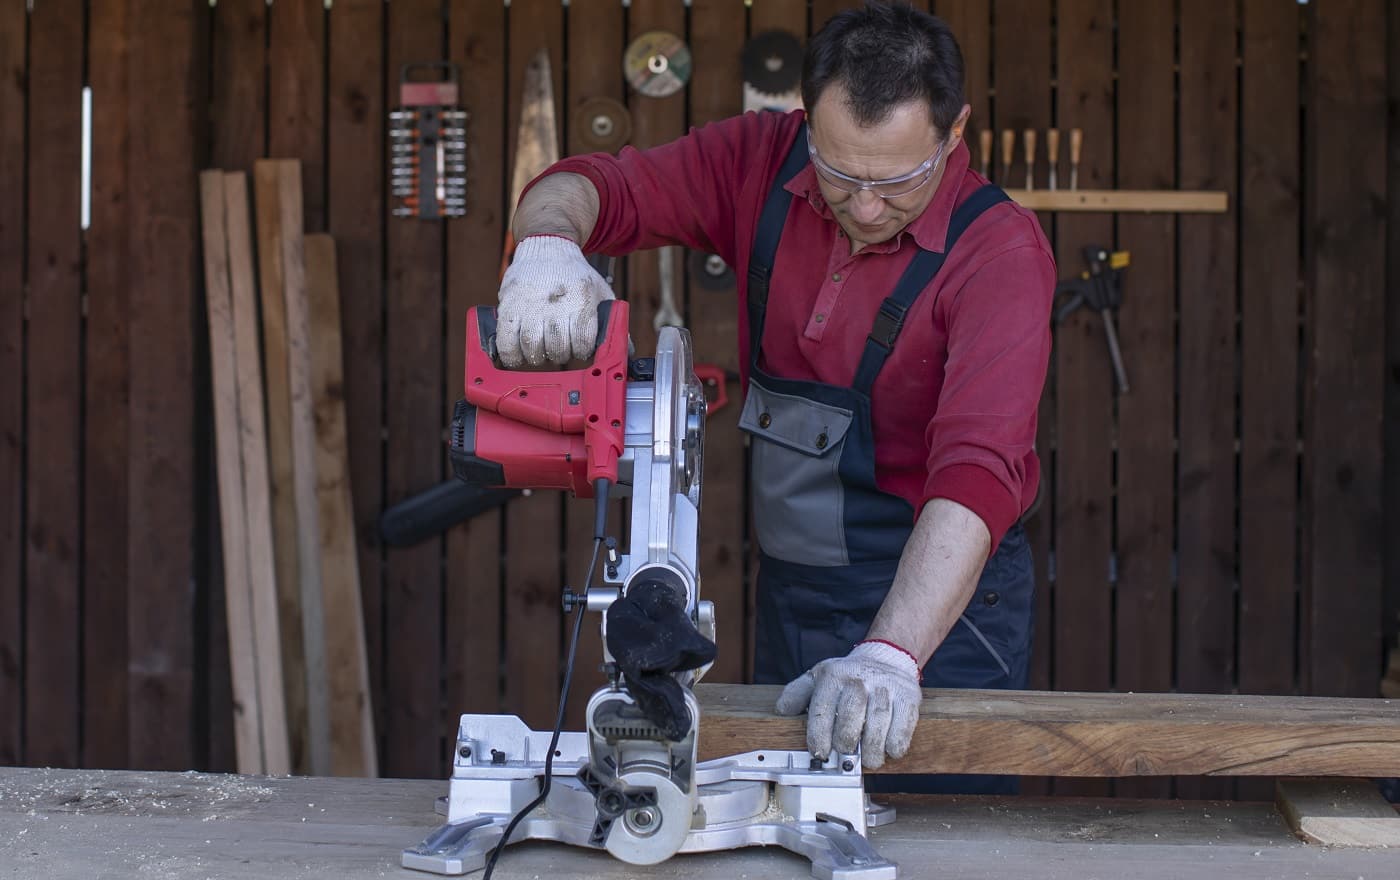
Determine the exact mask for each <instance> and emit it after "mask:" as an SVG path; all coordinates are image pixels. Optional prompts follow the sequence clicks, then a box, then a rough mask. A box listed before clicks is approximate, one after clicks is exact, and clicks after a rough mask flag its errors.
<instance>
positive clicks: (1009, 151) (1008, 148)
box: [1001, 128, 1016, 186]
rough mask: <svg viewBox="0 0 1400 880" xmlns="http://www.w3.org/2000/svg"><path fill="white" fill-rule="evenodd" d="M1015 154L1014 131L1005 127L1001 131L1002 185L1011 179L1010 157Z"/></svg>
mask: <svg viewBox="0 0 1400 880" xmlns="http://www.w3.org/2000/svg"><path fill="white" fill-rule="evenodd" d="M1015 155H1016V132H1014V131H1012V130H1011V129H1009V128H1008V129H1007V130H1005V131H1003V132H1002V133H1001V183H1002V186H1005V185H1006V184H1008V183H1010V182H1011V180H1010V178H1011V159H1012V157H1013V156H1015Z"/></svg>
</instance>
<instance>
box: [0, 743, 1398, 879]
mask: <svg viewBox="0 0 1400 880" xmlns="http://www.w3.org/2000/svg"><path fill="white" fill-rule="evenodd" d="M0 792H3V793H4V794H5V795H6V796H5V797H4V798H0V855H3V856H4V858H5V859H6V864H7V865H13V866H14V870H15V872H17V873H21V874H23V875H24V876H45V877H48V876H61V877H84V876H101V875H102V874H103V872H106V873H108V874H118V875H122V876H127V875H133V876H139V875H140V874H141V873H142V871H146V872H151V871H156V870H160V871H164V872H165V873H167V874H171V875H184V874H192V873H196V872H197V873H198V874H199V875H200V876H214V877H218V878H220V880H267V878H270V877H285V876H287V875H288V874H289V873H292V872H291V871H289V870H288V868H287V866H288V865H295V866H301V865H307V864H311V863H313V862H314V863H316V864H318V865H320V864H329V865H331V866H332V867H331V868H330V869H329V870H331V871H333V872H334V874H335V876H336V877H338V878H344V880H363V878H377V877H380V876H381V875H382V874H383V873H385V866H386V864H387V863H390V862H392V861H393V860H394V859H396V858H397V854H398V852H399V850H400V849H401V848H402V847H403V846H404V845H405V841H409V842H412V841H415V840H418V839H420V838H421V837H422V836H423V835H425V834H426V833H427V831H428V830H429V829H430V828H431V827H432V824H433V821H434V819H433V816H432V814H431V812H430V811H428V810H427V809H426V808H425V807H424V804H431V803H432V800H433V798H434V797H436V796H438V795H440V794H441V793H442V783H441V781H439V780H431V781H430V780H398V779H381V780H349V779H321V778H307V777H290V778H271V779H253V780H248V779H242V778H238V777H230V776H211V775H207V774H154V773H119V772H112V773H92V772H83V771H62V770H58V771H55V770H25V769H0ZM892 802H893V803H894V804H895V805H896V806H897V808H898V811H899V819H898V821H897V822H895V823H894V824H892V825H889V826H886V827H882V828H876V829H872V831H871V833H870V836H871V840H872V843H873V844H874V845H875V847H876V848H877V849H878V850H879V852H880V853H881V854H882V855H883V856H885V857H887V858H889V859H890V860H892V861H894V862H896V863H898V865H899V870H900V876H909V877H938V876H951V877H1004V876H1034V877H1037V878H1046V880H1078V878H1080V877H1083V876H1084V875H1085V873H1086V871H1085V865H1086V864H1092V865H1093V868H1092V875H1093V876H1105V877H1133V878H1139V880H1176V878H1180V877H1197V876H1199V877H1218V876H1229V877H1231V878H1241V880H1270V878H1277V877H1304V876H1309V875H1311V876H1325V877H1350V878H1356V877H1387V876H1391V873H1392V872H1393V870H1394V864H1395V854H1394V852H1393V851H1382V850H1362V849H1336V850H1329V849H1325V848H1321V847H1314V846H1308V845H1307V844H1304V843H1303V842H1302V841H1299V840H1297V839H1296V838H1294V837H1293V836H1292V835H1290V834H1289V833H1288V831H1287V828H1286V826H1285V825H1284V823H1283V820H1282V819H1281V818H1280V817H1279V815H1278V813H1277V811H1276V810H1275V808H1274V806H1273V805H1272V804H1269V803H1257V804H1214V803H1213V804H1201V803H1189V802H1160V801H1159V802H1150V801H1141V802H1126V803H1125V802H1122V801H1116V802H1115V801H1093V800H1069V799H1063V798H1062V799H1057V800H1053V801H1050V800H1043V799H1027V798H1006V799H1001V798H974V799H970V800H969V799H966V798H909V797H906V798H898V799H892ZM171 804H178V805H179V809H178V810H171V809H170V805H171ZM308 804H314V807H308V806H307V805H308ZM323 811H324V812H323ZM303 820H304V821H303ZM150 836H158V838H159V840H160V846H159V848H158V849H157V850H155V851H152V849H151V847H150V846H149V845H145V846H143V845H141V841H142V840H143V839H144V838H146V837H150ZM133 838H135V842H134V841H133ZM292 871H295V869H292ZM400 873H402V872H400ZM638 873H641V874H643V875H645V876H652V877H688V878H697V880H724V878H732V877H744V876H748V877H766V878H773V880H780V878H781V880H799V878H805V877H808V876H810V873H811V871H810V866H809V864H808V861H807V860H806V859H805V858H803V857H802V856H799V855H796V854H793V853H788V852H784V851H783V850H782V849H781V848H779V847H775V846H768V847H747V848H744V849H739V850H734V851H730V852H718V853H695V854H687V855H680V856H677V857H675V858H674V859H672V860H669V861H667V862H666V863H664V864H661V865H657V866H655V867H653V868H647V869H641V870H640V871H639V870H633V869H629V868H626V867H624V866H622V865H620V863H619V862H618V861H617V860H616V859H614V858H612V857H611V856H610V855H608V854H607V853H605V852H601V851H597V850H593V851H589V850H587V849H584V848H581V847H567V846H559V845H554V844H540V843H527V844H523V845H521V846H513V847H511V848H510V849H509V850H508V851H507V853H506V854H505V856H503V857H502V859H501V861H500V862H499V864H498V865H497V868H496V873H495V875H494V876H495V877H497V878H499V880H532V878H536V877H556V876H562V877H570V878H579V880H607V878H615V877H618V876H619V875H623V874H626V875H630V876H635V875H637V874H638Z"/></svg>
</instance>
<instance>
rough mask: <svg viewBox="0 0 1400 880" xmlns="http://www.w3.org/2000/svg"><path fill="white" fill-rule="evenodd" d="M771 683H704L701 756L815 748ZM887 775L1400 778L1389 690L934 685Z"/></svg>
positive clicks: (1398, 727)
mask: <svg viewBox="0 0 1400 880" xmlns="http://www.w3.org/2000/svg"><path fill="white" fill-rule="evenodd" d="M779 692H780V688H778V687H777V686H772V685H726V684H700V685H697V686H696V688H695V696H696V698H697V699H698V700H699V701H700V719H701V720H700V755H699V758H700V760H702V761H707V760H711V759H713V758H720V757H724V756H725V755H732V754H739V753H743V752H749V751H758V750H762V749H804V748H806V724H807V717H806V716H805V715H798V716H792V717H784V716H780V715H777V714H776V713H775V712H774V711H773V704H774V703H775V702H776V701H777V698H778V693H779ZM876 772H882V773H1005V774H1017V775H1030V776H1164V775H1178V774H1179V775H1192V776H1195V775H1205V776H1397V775H1400V705H1397V703H1396V702H1395V701H1391V700H1379V699H1341V698H1331V697H1261V696H1231V695H1196V694H1121V693H1120V694H1111V693H1102V694H1100V693H1053V692H1041V691H974V690H935V689H925V691H924V703H923V706H922V708H921V713H920V719H919V726H918V728H917V730H916V731H915V733H914V741H913V744H912V745H911V747H910V749H909V753H908V754H907V755H905V756H904V757H903V758H901V759H900V760H898V761H891V762H888V763H886V764H885V766H884V768H882V769H881V770H879V771H876Z"/></svg>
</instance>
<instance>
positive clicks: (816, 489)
mask: <svg viewBox="0 0 1400 880" xmlns="http://www.w3.org/2000/svg"><path fill="white" fill-rule="evenodd" d="M802 89H803V100H804V105H805V106H806V108H807V114H806V116H805V118H804V114H803V113H802V112H801V111H798V112H795V113H790V114H785V115H780V114H777V113H771V112H765V113H759V114H753V113H750V114H746V115H744V116H742V117H738V118H734V119H729V120H725V121H722V122H718V123H715V124H712V125H708V126H706V127H704V128H702V129H699V130H694V131H692V132H691V133H690V134H689V135H687V136H685V137H683V138H680V139H679V140H677V141H675V142H673V143H670V144H667V145H665V146H662V147H658V148H656V149H653V150H647V151H643V152H639V151H636V150H633V149H630V148H628V149H624V150H623V151H622V153H621V154H620V155H619V156H617V157H612V156H607V155H594V156H586V157H576V158H570V159H566V160H564V161H563V162H560V163H559V164H558V165H556V166H554V167H553V168H551V169H550V170H549V171H548V172H546V174H544V175H542V176H541V177H540V178H539V179H538V180H537V181H535V182H534V184H532V186H531V188H529V189H528V190H527V192H526V194H525V195H524V197H523V198H522V199H521V202H520V205H519V208H518V209H517V213H516V216H515V221H514V231H515V234H516V237H517V240H518V241H519V242H520V244H519V247H518V249H517V251H516V255H515V262H514V263H513V264H512V266H511V267H510V269H509V271H508V272H507V273H506V276H505V277H504V278H503V280H502V286H501V291H500V303H501V305H500V310H499V325H498V326H499V335H498V338H497V346H498V349H499V351H500V355H501V358H502V360H503V361H504V362H505V363H506V364H507V366H512V365H519V364H521V363H530V364H542V363H545V362H546V361H551V360H552V361H556V362H560V363H562V362H564V361H567V360H568V359H569V358H570V357H575V356H577V357H588V356H589V353H590V352H591V350H592V345H593V340H594V334H595V331H596V305H597V303H598V301H600V300H601V299H604V298H607V297H609V296H610V295H611V294H610V293H609V291H608V289H607V285H606V284H605V283H604V282H603V280H602V279H601V278H600V277H598V276H597V275H596V273H594V272H593V271H592V270H591V269H590V268H589V266H588V264H587V263H586V262H585V260H584V256H583V251H589V252H593V251H603V252H606V253H610V254H623V253H627V252H629V251H632V250H636V249H638V248H654V247H658V246H661V245H666V244H681V245H684V246H686V247H690V248H694V249H697V250H702V251H707V252H711V253H716V254H719V255H720V256H721V257H723V258H724V260H725V262H727V263H728V264H729V265H731V266H735V267H737V269H738V270H739V271H738V273H737V274H738V277H739V279H740V280H739V318H740V339H739V347H740V351H741V355H742V363H743V364H744V365H745V367H744V370H743V374H744V375H743V377H742V378H743V380H744V382H745V383H746V400H745V405H744V410H743V414H742V416H741V427H742V428H743V430H745V431H747V432H749V433H750V434H751V439H752V468H753V471H752V480H751V483H752V485H753V487H754V488H753V501H754V516H755V529H756V532H757V536H758V541H759V546H760V549H761V553H762V555H761V559H760V573H759V584H758V597H757V607H758V621H757V645H756V669H755V677H756V679H757V680H758V681H760V682H771V683H784V682H786V683H787V687H786V688H785V689H784V691H783V693H782V696H781V697H780V699H779V701H778V706H777V709H778V711H779V712H782V713H786V714H796V713H800V712H802V711H804V710H805V711H807V712H808V745H809V747H810V749H811V751H812V752H813V753H814V754H818V755H826V754H828V753H829V752H830V751H831V750H832V748H835V749H837V750H839V751H842V752H852V751H854V750H855V748H856V746H857V745H859V746H860V747H861V754H862V760H863V763H864V764H865V765H866V766H867V767H871V768H874V767H879V766H881V765H882V764H883V763H884V761H885V760H886V757H889V758H898V757H900V756H902V755H903V754H904V753H905V751H906V750H907V749H908V747H909V743H910V738H911V736H912V734H913V729H914V725H915V722H916V720H917V717H918V708H919V700H920V690H919V685H920V681H921V678H922V683H923V684H924V685H925V686H930V687H982V688H987V687H993V688H1020V687H1024V686H1025V683H1026V676H1027V662H1028V654H1029V644H1030V634H1031V605H1032V603H1031V594H1032V590H1033V576H1032V570H1031V562H1030V554H1029V549H1028V547H1027V543H1026V538H1025V534H1024V531H1023V529H1022V528H1021V527H1020V525H1019V524H1018V522H1017V521H1018V519H1019V518H1020V517H1021V516H1022V514H1023V513H1024V512H1025V510H1026V509H1027V508H1028V507H1029V505H1030V503H1031V501H1032V500H1033V499H1034V497H1035V493H1036V489H1037V485H1038V480H1039V464H1038V460H1037V458H1036V454H1035V450H1034V447H1033V444H1034V440H1035V429H1036V408H1037V403H1038V401H1039V399H1040V392H1041V387H1042V385H1043V383H1044V377H1045V369H1046V363H1047V360H1048V356H1049V351H1050V335H1049V323H1050V318H1049V315H1050V306H1051V301H1052V298H1053V292H1054V287H1055V266H1054V261H1053V258H1052V256H1051V253H1050V249H1049V247H1048V245H1047V244H1046V241H1045V238H1044V236H1043V234H1042V233H1041V230H1040V227H1039V225H1038V223H1037V221H1036V219H1035V217H1034V215H1033V214H1032V213H1030V212H1028V211H1026V210H1024V209H1022V208H1020V207H1019V206H1018V205H1015V204H1014V203H1012V202H1009V201H1007V200H1006V198H1005V195H1004V193H1002V192H1001V191H1000V190H999V189H997V188H996V187H992V186H989V185H987V182H986V180H985V179H984V178H982V177H981V176H980V175H978V174H976V173H974V172H973V171H972V170H970V168H969V162H968V150H967V147H966V146H965V144H964V139H963V134H964V129H965V126H966V123H967V119H968V115H969V113H970V108H969V107H968V106H967V104H966V103H965V101H964V96H963V62H962V56H961V53H960V51H959V49H958V46H957V43H956V41H955V40H954V38H953V36H952V34H951V33H950V32H949V31H948V29H947V27H946V26H945V25H944V24H943V23H942V22H941V21H939V20H938V19H936V18H934V17H932V16H930V15H927V14H926V13H923V12H919V11H916V10H913V9H911V8H909V7H907V6H890V5H885V4H871V5H867V6H865V7H864V8H860V9H853V10H848V11H845V12H842V13H840V14H838V15H837V16H835V17H834V18H832V19H831V21H829V22H828V23H827V24H826V26H825V27H824V28H823V29H822V31H821V32H820V33H819V34H817V35H816V36H815V37H813V38H812V40H811V44H810V46H809V47H808V50H807V57H806V60H805V65H804V72H803V84H802ZM580 246H581V247H580ZM953 785H954V786H955V787H957V788H959V789H960V790H965V791H966V790H988V791H991V790H1005V788H1006V786H1005V784H1004V783H993V782H989V781H987V780H983V781H982V782H981V783H980V784H972V783H970V782H969V780H966V779H963V780H957V781H955V782H954V783H953Z"/></svg>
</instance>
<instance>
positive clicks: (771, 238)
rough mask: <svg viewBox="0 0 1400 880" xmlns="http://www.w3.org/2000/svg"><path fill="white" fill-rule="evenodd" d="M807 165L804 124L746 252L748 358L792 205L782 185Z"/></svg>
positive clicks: (754, 354)
mask: <svg viewBox="0 0 1400 880" xmlns="http://www.w3.org/2000/svg"><path fill="white" fill-rule="evenodd" d="M806 164H807V127H806V126H805V125H804V126H803V127H802V128H800V129H798V132H797V139H796V140H794V141H793V142H792V148H791V149H790V150H788V154H787V158H786V159H784V160H783V164H782V167H781V168H779V169H778V175H777V176H776V177H774V178H773V185H772V187H771V188H770V189H769V190H768V198H767V200H766V201H764V203H763V213H761V214H759V216H758V231H757V232H756V233H755V234H754V242H753V252H752V253H751V254H749V283H748V293H747V300H748V312H749V360H750V362H751V363H754V364H757V363H758V344H759V341H760V340H761V339H763V316H764V313H765V311H766V310H767V307H768V281H769V279H770V278H771V277H772V275H773V261H774V260H775V259H776V258H777V256H778V242H779V240H781V239H782V237H783V226H784V225H786V223H787V215H788V207H789V206H790V205H791V204H792V193H790V192H788V191H787V190H786V189H784V188H783V187H785V186H787V182H788V181H789V180H792V179H793V178H794V177H796V176H797V172H799V171H801V170H802V167H803V166H804V165H806Z"/></svg>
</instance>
